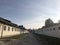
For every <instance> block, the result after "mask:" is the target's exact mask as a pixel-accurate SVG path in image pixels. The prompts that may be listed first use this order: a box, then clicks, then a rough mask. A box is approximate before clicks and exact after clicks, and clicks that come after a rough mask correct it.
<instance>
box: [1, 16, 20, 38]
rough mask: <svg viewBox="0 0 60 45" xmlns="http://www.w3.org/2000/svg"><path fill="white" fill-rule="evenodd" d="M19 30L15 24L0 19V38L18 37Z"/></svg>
mask: <svg viewBox="0 0 60 45" xmlns="http://www.w3.org/2000/svg"><path fill="white" fill-rule="evenodd" d="M20 30H21V29H20V28H19V26H18V25H17V24H14V23H12V22H11V21H9V20H6V19H4V18H1V17H0V37H8V36H13V35H18V34H20Z"/></svg>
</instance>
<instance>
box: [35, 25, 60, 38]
mask: <svg viewBox="0 0 60 45" xmlns="http://www.w3.org/2000/svg"><path fill="white" fill-rule="evenodd" d="M58 27H60V24H59V25H55V26H51V27H47V28H45V29H43V32H42V30H41V31H40V30H39V31H38V32H36V33H38V34H44V35H48V36H52V37H57V38H60V30H59V29H58ZM50 28H51V29H52V30H50ZM53 28H55V30H53ZM47 29H48V30H47ZM46 30H47V31H46Z"/></svg>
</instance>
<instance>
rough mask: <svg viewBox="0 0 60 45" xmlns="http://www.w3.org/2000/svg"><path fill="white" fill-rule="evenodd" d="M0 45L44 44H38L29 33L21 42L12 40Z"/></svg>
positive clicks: (0, 42)
mask: <svg viewBox="0 0 60 45" xmlns="http://www.w3.org/2000/svg"><path fill="white" fill-rule="evenodd" d="M0 45H42V44H40V43H38V41H37V40H36V39H35V37H34V36H33V35H32V34H31V33H29V34H26V35H24V37H23V38H22V39H21V40H12V41H9V42H2V41H0Z"/></svg>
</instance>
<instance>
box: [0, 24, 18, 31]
mask: <svg viewBox="0 0 60 45" xmlns="http://www.w3.org/2000/svg"><path fill="white" fill-rule="evenodd" d="M7 28H8V29H7ZM0 29H1V25H0ZM2 29H3V30H4V31H6V30H8V31H10V29H11V30H12V31H14V30H15V31H18V29H17V28H13V27H12V28H11V27H7V26H3V28H2Z"/></svg>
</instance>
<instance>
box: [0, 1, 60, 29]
mask: <svg viewBox="0 0 60 45" xmlns="http://www.w3.org/2000/svg"><path fill="white" fill-rule="evenodd" d="M0 17H3V18H5V19H8V20H11V21H12V22H13V23H16V24H18V25H24V26H25V27H26V28H40V27H42V26H43V25H44V21H45V20H46V19H47V18H51V19H52V20H53V21H54V22H57V20H59V19H60V0H0Z"/></svg>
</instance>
